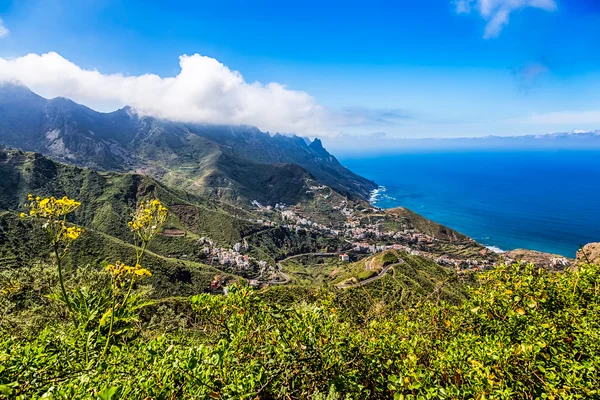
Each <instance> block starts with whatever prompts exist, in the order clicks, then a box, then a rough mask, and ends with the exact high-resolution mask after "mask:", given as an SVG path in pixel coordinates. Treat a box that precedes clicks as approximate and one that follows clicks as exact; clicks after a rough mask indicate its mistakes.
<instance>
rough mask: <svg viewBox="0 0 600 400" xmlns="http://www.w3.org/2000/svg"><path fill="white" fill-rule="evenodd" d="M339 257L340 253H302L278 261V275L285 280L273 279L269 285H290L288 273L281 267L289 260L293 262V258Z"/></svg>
mask: <svg viewBox="0 0 600 400" xmlns="http://www.w3.org/2000/svg"><path fill="white" fill-rule="evenodd" d="M337 255H339V253H302V254H295V255H293V256H289V257H287V258H284V259H283V260H281V261H277V262H276V263H275V265H277V268H278V271H277V273H278V274H279V275H280V276H281V277H282V278H283V280H282V281H279V280H278V281H276V280H273V279H271V280H270V281H268V282H267V283H268V284H270V285H285V284H286V283H288V282H289V281H290V280H291V278H290V277H289V275H287V274H286V273H284V272H283V267H282V266H281V263H282V262H286V261H288V260H291V259H292V258H296V257H302V256H320V257H333V256H337Z"/></svg>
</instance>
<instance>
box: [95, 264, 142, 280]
mask: <svg viewBox="0 0 600 400" xmlns="http://www.w3.org/2000/svg"><path fill="white" fill-rule="evenodd" d="M106 271H107V272H109V273H110V274H111V275H112V276H113V278H114V279H115V280H116V281H122V280H123V279H125V278H126V277H127V276H129V277H130V278H131V279H136V278H143V277H145V276H152V273H151V272H150V271H149V270H148V269H146V268H142V266H141V265H140V264H136V265H135V267H131V266H129V265H126V264H124V263H122V262H121V261H117V262H116V263H115V264H108V265H107V266H106Z"/></svg>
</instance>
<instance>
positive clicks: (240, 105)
mask: <svg viewBox="0 0 600 400" xmlns="http://www.w3.org/2000/svg"><path fill="white" fill-rule="evenodd" d="M179 65H180V68H181V70H180V72H179V74H177V75H176V76H173V77H161V76H158V75H155V74H144V75H140V76H125V75H123V74H103V73H101V72H99V71H98V70H88V69H83V68H81V67H79V66H78V65H76V64H74V63H72V62H71V61H69V60H67V59H65V58H63V57H62V56H61V55H60V54H58V53H55V52H50V53H45V54H41V55H39V54H28V55H26V56H23V57H18V58H14V59H3V58H0V82H11V81H15V80H18V81H20V82H23V84H25V85H27V86H28V87H30V88H31V89H33V90H34V91H36V92H39V93H42V94H43V95H44V96H45V97H56V96H64V97H68V98H71V99H73V100H75V101H77V102H79V103H83V104H86V105H88V106H90V107H92V108H100V109H102V108H104V111H107V110H106V108H112V109H116V108H119V107H123V106H125V105H130V106H131V107H133V108H135V110H136V112H137V113H138V114H140V115H150V116H153V117H158V118H164V119H169V120H173V121H181V122H201V123H217V124H221V123H225V124H235V125H255V126H258V127H259V128H260V129H262V130H266V131H271V132H274V131H283V132H297V133H303V134H311V135H313V134H328V133H331V130H330V127H329V122H328V118H327V112H326V110H325V109H324V107H322V106H321V105H319V104H318V103H317V102H316V100H315V99H314V98H313V97H312V96H310V95H309V94H308V93H306V92H303V91H297V90H291V89H288V88H286V87H285V86H284V85H282V84H280V83H276V82H271V83H267V84H262V83H259V82H253V83H249V82H246V81H245V79H244V77H243V76H242V74H241V73H239V72H238V71H234V70H231V69H229V68H228V67H227V66H226V65H224V64H222V63H221V62H219V61H218V60H216V59H214V58H211V57H206V56H202V55H200V54H193V55H182V56H181V57H179ZM99 105H104V107H99ZM106 105H108V107H106Z"/></svg>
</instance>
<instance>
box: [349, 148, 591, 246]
mask: <svg viewBox="0 0 600 400" xmlns="http://www.w3.org/2000/svg"><path fill="white" fill-rule="evenodd" d="M339 158H340V162H341V163H342V164H343V165H344V166H346V167H348V168H350V170H352V171H353V172H355V173H357V174H359V175H362V176H364V177H366V178H369V179H372V180H373V181H375V182H376V183H377V184H379V185H380V188H379V189H378V190H376V191H374V192H373V194H372V196H371V203H372V204H373V205H374V206H377V207H381V208H392V207H398V206H404V207H406V208H409V209H411V210H413V211H415V212H417V213H419V214H421V215H423V216H424V217H426V218H429V219H431V220H433V221H436V222H438V223H441V224H443V225H446V226H448V227H450V228H453V229H455V230H457V231H459V232H462V233H464V234H466V235H468V236H470V237H472V238H473V239H475V240H477V241H478V242H479V243H481V244H483V245H485V246H488V247H490V248H494V249H497V250H512V249H516V248H526V249H531V250H539V251H545V252H550V253H555V254H560V255H564V256H567V257H574V256H575V253H576V251H577V250H578V249H579V246H580V245H584V244H586V243H589V242H594V241H596V242H600V151H598V150H595V151H500V152H492V151H480V152H460V151H447V152H435V153H433V152H410V153H404V154H393V155H381V156H368V155H367V156H364V155H363V156H360V157H359V156H349V155H348V156H342V157H339Z"/></svg>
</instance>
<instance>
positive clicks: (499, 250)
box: [485, 246, 506, 254]
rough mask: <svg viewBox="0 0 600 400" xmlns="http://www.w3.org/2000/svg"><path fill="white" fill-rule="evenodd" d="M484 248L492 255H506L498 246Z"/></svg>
mask: <svg viewBox="0 0 600 400" xmlns="http://www.w3.org/2000/svg"><path fill="white" fill-rule="evenodd" d="M485 247H487V248H488V249H489V250H491V251H493V252H494V253H498V254H502V253H506V250H502V249H501V248H500V247H498V246H485Z"/></svg>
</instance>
